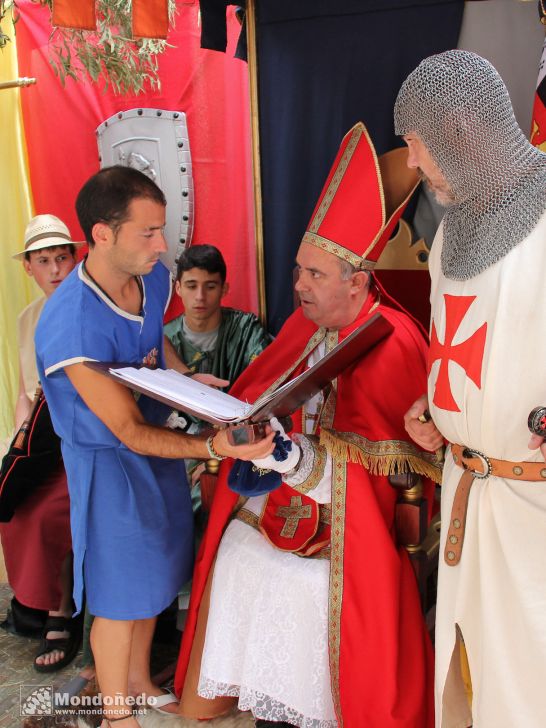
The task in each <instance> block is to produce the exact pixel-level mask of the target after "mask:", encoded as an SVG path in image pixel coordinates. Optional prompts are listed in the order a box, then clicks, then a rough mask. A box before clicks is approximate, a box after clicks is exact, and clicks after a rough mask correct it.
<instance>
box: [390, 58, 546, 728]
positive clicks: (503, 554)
mask: <svg viewBox="0 0 546 728" xmlns="http://www.w3.org/2000/svg"><path fill="white" fill-rule="evenodd" d="M394 116H395V127H396V132H397V133H398V134H400V135H402V136H403V137H404V140H405V141H406V143H407V144H408V147H409V151H410V153H409V158H408V165H409V166H411V167H417V168H419V169H420V170H421V172H422V175H423V177H424V178H425V180H426V181H427V183H428V185H429V186H430V188H431V189H432V191H433V192H434V194H435V196H436V198H437V200H438V201H439V202H440V203H441V204H442V205H443V206H444V207H445V210H446V211H445V215H444V219H443V221H442V224H441V225H440V228H439V229H438V232H437V234H436V238H435V240H434V244H433V247H432V252H431V255H430V260H429V266H430V275H431V281H432V283H431V307H432V323H431V343H430V355H429V379H428V396H423V397H422V398H420V399H419V400H418V401H417V402H415V404H414V405H413V406H412V408H411V409H410V410H409V411H408V413H407V415H406V429H407V430H408V432H409V433H410V435H411V436H412V437H413V439H414V440H416V442H418V443H419V444H420V445H421V446H422V447H426V448H428V449H430V450H433V449H435V448H437V447H439V446H440V445H441V444H442V441H443V438H445V440H447V441H448V442H449V443H450V444H451V446H450V447H448V449H447V453H446V459H445V468H444V474H443V486H442V537H441V558H440V576H439V588H438V604H437V616H436V725H437V726H438V728H465V726H469V725H473V727H474V728H491V727H492V726H494V727H495V728H519V726H521V727H522V728H523V727H525V728H543V726H544V724H545V718H544V715H545V705H546V703H545V698H544V684H545V683H546V622H545V614H546V578H545V576H546V561H545V556H544V554H545V553H546V518H545V511H546V467H545V463H544V457H543V455H542V453H541V451H540V450H537V449H535V450H530V449H529V447H528V445H529V444H531V443H529V433H528V431H527V426H526V425H527V416H528V413H529V411H530V410H531V409H533V408H534V407H536V406H537V405H540V404H544V403H545V402H546V381H545V377H544V361H546V336H544V334H543V332H544V331H545V330H546V311H545V307H544V305H543V300H544V293H543V292H544V287H545V281H546V213H545V210H546V155H545V154H543V153H541V152H540V151H538V150H537V149H535V148H534V147H533V146H531V144H530V143H529V142H528V141H527V139H526V138H525V135H524V134H523V132H522V131H521V129H520V128H519V126H518V125H517V123H516V120H515V118H514V114H513V110H512V105H511V103H510V98H509V96H508V92H507V90H506V87H505V86H504V83H503V82H502V79H501V78H500V77H499V75H498V73H497V72H496V70H495V69H494V68H493V66H492V65H491V64H490V63H489V62H488V61H486V60H485V59H483V58H480V57H479V56H477V55H475V54H473V53H469V52H466V51H448V52H446V53H441V54H439V55H436V56H431V57H430V58H426V59H425V60H424V61H422V63H421V64H420V65H419V66H418V67H417V68H416V69H415V70H414V71H413V72H412V73H411V74H410V75H409V76H408V78H407V79H406V81H405V82H404V84H403V85H402V88H401V89H400V92H399V94H398V98H397V101H396V105H395V111H394ZM426 409H428V410H429V411H430V414H431V416H432V421H429V422H421V421H419V419H418V418H419V416H420V415H423V414H424V413H425V410H426ZM422 419H425V420H426V416H425V417H422ZM533 444H535V443H533ZM544 449H545V450H546V448H544ZM463 542H464V547H463ZM463 642H464V647H465V650H466V655H467V657H468V670H469V676H470V679H471V682H472V690H471V691H470V690H469V689H468V686H467V688H466V689H465V684H464V679H463V678H464V676H465V672H466V668H465V667H463V668H461V665H462V664H463V665H464V661H463V662H461V653H462V649H461V645H462V644H463Z"/></svg>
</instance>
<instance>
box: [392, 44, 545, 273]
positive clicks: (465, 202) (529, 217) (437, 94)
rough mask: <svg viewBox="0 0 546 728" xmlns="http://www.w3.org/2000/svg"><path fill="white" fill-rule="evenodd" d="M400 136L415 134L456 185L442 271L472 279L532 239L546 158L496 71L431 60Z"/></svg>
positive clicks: (451, 59)
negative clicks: (519, 117)
mask: <svg viewBox="0 0 546 728" xmlns="http://www.w3.org/2000/svg"><path fill="white" fill-rule="evenodd" d="M394 124H395V130H396V134H398V135H404V134H409V133H411V132H414V133H416V134H417V135H418V136H419V137H420V139H421V140H422V141H423V143H424V144H425V146H426V147H427V149H428V151H429V153H430V155H431V156H432V158H433V160H434V161H435V163H436V164H437V165H438V167H439V169H440V171H441V172H442V174H443V175H444V177H445V179H446V180H447V182H448V184H449V185H450V187H451V189H452V191H453V194H454V202H453V203H452V204H450V205H449V206H448V207H447V209H446V213H445V216H444V246H443V249H442V271H443V273H444V275H445V276H446V277H447V278H452V279H455V280H467V279H468V278H472V277H473V276H475V275H478V274H479V273H481V272H482V271H484V270H486V269H487V268H489V266H491V265H493V264H494V263H496V262H497V261H498V260H500V259H501V258H503V257H504V256H505V255H506V254H507V253H509V252H510V250H512V248H514V247H515V246H516V245H518V243H520V242H521V241H522V240H523V239H524V238H526V237H527V236H528V235H529V233H530V232H531V231H532V230H533V229H534V227H535V225H536V224H537V222H538V220H539V218H540V217H541V216H542V214H543V212H544V210H545V208H546V154H544V153H542V152H540V151H539V150H538V149H536V148H535V147H533V146H532V145H531V144H530V142H529V141H528V140H527V139H526V137H525V135H524V134H523V132H522V130H521V129H520V127H519V126H518V124H517V122H516V119H515V116H514V112H513V109H512V104H511V102H510V97H509V95H508V91H507V89H506V86H505V85H504V83H503V81H502V79H501V77H500V76H499V74H498V73H497V71H496V70H495V68H494V67H493V66H492V65H491V64H490V63H489V61H486V60H485V59H484V58H481V57H480V56H478V55H476V54H474V53H470V52H468V51H459V50H453V51H447V52H445V53H440V54H438V55H435V56H430V57H429V58H425V60H423V61H422V62H421V63H420V64H419V66H417V68H416V69H415V70H414V71H413V72H412V73H411V74H410V75H409V76H408V77H407V79H406V80H405V81H404V83H403V84H402V87H401V89H400V91H399V93H398V98H397V99H396V104H395V107H394Z"/></svg>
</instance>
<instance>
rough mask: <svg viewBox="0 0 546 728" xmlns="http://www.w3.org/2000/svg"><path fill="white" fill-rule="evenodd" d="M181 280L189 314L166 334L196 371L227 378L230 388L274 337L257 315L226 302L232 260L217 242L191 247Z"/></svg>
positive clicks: (178, 287)
mask: <svg viewBox="0 0 546 728" xmlns="http://www.w3.org/2000/svg"><path fill="white" fill-rule="evenodd" d="M176 279H177V280H176V284H175V285H176V292H177V294H178V295H179V296H180V298H181V299H182V303H183V304H184V314H183V315H182V316H179V317H178V318H176V319H174V320H173V321H171V322H170V323H168V324H167V325H166V326H165V335H166V336H167V337H168V339H170V341H171V343H172V345H173V346H174V348H175V350H176V352H177V354H178V355H179V357H180V358H181V359H182V361H184V362H185V364H186V365H187V366H188V367H189V369H190V370H191V371H193V372H200V373H207V374H213V375H214V376H216V377H219V378H220V379H224V380H227V382H229V384H226V386H225V388H224V389H225V390H227V389H229V386H230V385H231V384H233V382H234V381H235V380H236V379H237V378H238V377H239V376H240V375H241V374H242V372H243V371H244V370H245V369H246V367H247V366H248V365H249V364H250V363H251V362H252V361H253V360H254V359H255V358H256V357H257V356H258V355H259V354H261V353H262V351H263V350H264V349H265V347H266V346H267V345H268V344H269V343H270V342H271V340H272V339H271V336H270V335H269V334H268V333H267V331H265V329H264V328H263V326H262V325H261V323H260V322H259V321H258V319H257V318H256V316H255V315H254V314H253V313H247V312H245V311H238V310H237V309H234V308H226V307H224V306H222V298H224V296H225V295H226V294H227V293H228V290H229V284H228V283H227V281H226V263H225V261H224V259H223V257H222V254H221V252H220V251H219V250H218V248H215V247H214V245H194V246H192V247H191V248H188V249H187V250H185V251H184V253H182V256H181V257H180V260H179V261H178V269H177V275H176Z"/></svg>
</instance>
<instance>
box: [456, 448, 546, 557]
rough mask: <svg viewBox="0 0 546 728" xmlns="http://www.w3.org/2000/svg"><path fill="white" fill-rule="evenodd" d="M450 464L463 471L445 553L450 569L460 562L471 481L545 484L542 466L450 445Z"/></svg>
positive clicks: (545, 474)
mask: <svg viewBox="0 0 546 728" xmlns="http://www.w3.org/2000/svg"><path fill="white" fill-rule="evenodd" d="M451 454H452V456H453V461H454V462H455V463H456V464H457V465H458V466H459V467H460V468H463V469H464V472H463V474H462V476H461V479H460V480H459V484H458V485H457V489H456V491H455V497H454V499H453V506H452V508H451V518H450V521H449V529H448V532H447V540H446V546H445V549H444V560H445V562H446V564H448V565H449V566H456V565H457V564H458V563H459V561H460V560H461V552H462V550H463V541H464V533H465V525H466V511H467V508H468V497H469V495H470V489H471V488H472V484H473V482H474V479H475V478H477V479H478V480H483V479H485V478H488V477H489V476H490V475H496V476H498V477H500V478H507V479H509V480H527V481H532V482H546V464H545V463H528V462H520V463H514V462H511V461H509V460H496V459H495V458H489V457H487V455H484V454H483V453H481V452H479V451H478V450H472V448H469V447H464V446H463V445H451Z"/></svg>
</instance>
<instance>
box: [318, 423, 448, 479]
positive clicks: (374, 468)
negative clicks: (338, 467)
mask: <svg viewBox="0 0 546 728" xmlns="http://www.w3.org/2000/svg"><path fill="white" fill-rule="evenodd" d="M320 444H321V445H323V446H324V447H325V448H326V450H327V451H328V452H329V453H330V456H331V457H332V459H333V460H339V461H342V462H350V463H357V464H359V465H363V466H364V467H365V468H366V470H368V471H369V472H370V473H371V474H372V475H395V474H396V473H404V472H411V473H417V474H418V475H424V476H425V477H426V478H430V479H431V480H434V481H435V482H436V483H441V482H442V470H441V468H440V467H439V466H438V465H436V464H435V463H434V462H432V461H431V460H428V459H427V457H426V455H425V453H421V452H419V451H418V450H417V449H416V448H413V446H412V445H410V444H409V443H407V442H404V441H403V440H382V441H379V442H374V441H372V440H367V439H366V438H365V437H360V436H358V435H353V434H352V433H344V432H334V431H332V430H324V429H323V430H321V432H320ZM430 457H431V458H433V457H434V456H433V455H431V456H430Z"/></svg>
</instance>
